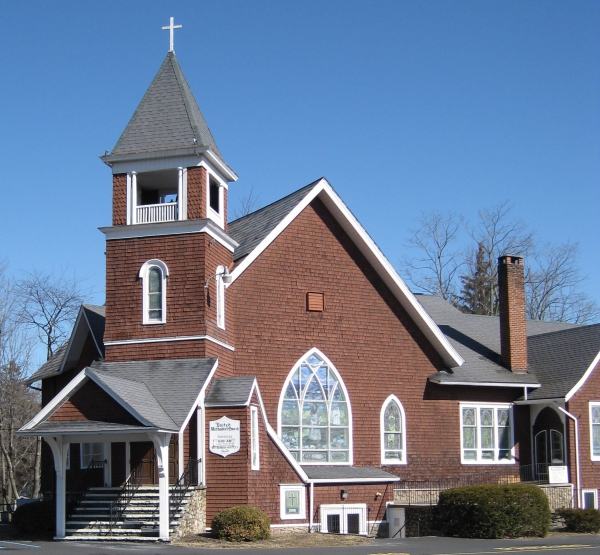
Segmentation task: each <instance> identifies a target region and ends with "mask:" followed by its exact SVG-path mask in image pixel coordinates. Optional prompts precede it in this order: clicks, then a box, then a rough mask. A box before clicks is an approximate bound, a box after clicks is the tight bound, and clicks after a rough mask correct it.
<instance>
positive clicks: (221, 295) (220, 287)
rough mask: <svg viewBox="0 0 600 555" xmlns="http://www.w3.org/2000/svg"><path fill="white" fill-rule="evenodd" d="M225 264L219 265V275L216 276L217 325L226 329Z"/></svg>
mask: <svg viewBox="0 0 600 555" xmlns="http://www.w3.org/2000/svg"><path fill="white" fill-rule="evenodd" d="M224 272H225V266H218V267H217V276H216V278H215V280H216V284H217V327H218V328H220V329H222V330H224V329H225V283H224V282H223V273H224Z"/></svg>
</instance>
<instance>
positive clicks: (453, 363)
mask: <svg viewBox="0 0 600 555" xmlns="http://www.w3.org/2000/svg"><path fill="white" fill-rule="evenodd" d="M317 197H318V198H319V199H320V200H321V201H322V202H323V204H325V206H326V207H327V209H328V210H329V211H330V212H331V214H332V215H333V217H334V218H335V219H336V221H337V222H338V223H339V224H340V225H341V227H342V228H343V229H344V231H345V232H346V233H347V234H348V236H349V237H350V238H351V239H352V241H353V242H354V244H355V245H356V246H357V247H358V249H359V250H360V252H361V253H362V254H363V255H364V256H365V258H366V259H367V261H368V262H369V263H370V264H371V265H372V267H373V268H374V269H375V271H376V272H377V274H378V275H379V277H381V279H382V280H383V282H384V283H385V284H386V286H387V287H388V288H389V289H390V291H391V292H392V293H393V294H394V296H395V297H396V298H397V299H398V301H399V302H400V304H401V305H402V307H403V308H404V309H405V310H406V311H407V313H408V315H409V316H410V317H411V318H412V320H413V321H414V322H415V323H416V324H417V326H418V327H419V329H420V330H421V331H422V332H423V334H424V335H425V337H426V338H427V339H428V340H429V341H430V342H431V344H432V345H433V346H434V348H435V349H436V351H437V352H438V353H439V354H440V356H441V357H442V359H443V361H444V364H446V365H447V366H448V367H450V368H454V367H457V366H461V365H462V364H463V363H464V359H463V358H462V357H461V356H460V354H458V352H457V351H456V349H454V347H453V346H452V345H451V344H450V342H449V341H448V339H447V338H446V336H445V335H444V334H443V333H442V332H441V330H440V329H439V328H438V327H437V325H436V324H435V322H434V321H433V320H432V319H431V317H430V316H429V314H427V311H426V310H425V309H424V308H423V307H422V306H421V304H420V303H419V301H418V300H417V299H416V297H415V296H414V295H413V294H412V292H411V291H410V289H409V288H408V286H407V285H406V283H404V281H403V280H402V278H401V277H400V276H399V275H398V273H397V272H396V270H395V269H394V267H393V266H392V265H391V263H390V262H389V260H388V259H387V258H386V257H385V256H384V255H383V253H382V252H381V250H380V249H379V247H378V246H377V245H376V244H375V242H374V241H373V239H371V237H370V236H369V235H368V233H367V232H366V231H365V229H364V228H363V227H362V226H361V225H360V223H359V221H358V220H357V219H356V218H355V217H354V215H353V214H352V212H350V210H349V209H348V207H347V206H346V205H345V204H344V202H343V201H342V199H341V198H340V197H339V196H338V194H337V193H336V192H335V191H334V190H333V188H332V187H331V185H330V184H329V183H328V182H327V180H326V179H324V178H323V179H321V180H320V181H319V182H318V183H317V184H316V185H315V186H314V187H313V189H312V190H311V191H310V192H308V193H307V194H306V196H305V197H304V198H303V199H302V201H300V202H299V203H298V204H297V205H296V206H295V207H294V209H293V210H292V211H291V212H290V213H289V214H288V215H287V216H286V217H285V218H284V219H283V220H281V222H279V224H278V225H277V226H276V227H275V228H274V229H273V230H272V231H271V233H269V234H268V235H267V236H266V237H265V238H264V239H263V240H262V241H261V242H260V243H259V245H258V246H257V247H256V248H255V249H254V250H253V251H252V252H251V253H250V254H248V256H246V257H245V258H244V259H243V260H242V261H241V262H240V263H239V264H238V265H237V266H235V267H234V268H233V271H232V272H231V275H232V283H233V282H235V280H236V279H237V278H238V277H239V276H240V275H241V274H242V273H243V272H244V271H245V270H246V269H247V268H248V267H249V266H250V264H252V262H254V261H255V260H256V259H257V258H258V257H259V256H260V254H261V253H262V252H263V251H264V250H265V249H267V247H268V246H269V245H270V244H271V243H272V242H273V241H274V240H275V239H276V238H277V237H278V236H279V235H280V234H281V233H282V232H283V231H284V230H285V229H286V228H287V227H288V226H289V225H290V224H291V222H293V221H294V220H295V219H296V217H297V216H298V215H299V214H300V213H301V212H302V211H303V210H304V209H305V208H306V207H307V206H308V205H309V204H310V203H311V202H312V201H313V200H314V199H315V198H317Z"/></svg>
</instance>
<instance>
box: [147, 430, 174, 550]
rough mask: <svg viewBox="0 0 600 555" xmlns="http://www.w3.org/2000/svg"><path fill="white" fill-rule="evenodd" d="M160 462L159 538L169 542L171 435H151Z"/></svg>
mask: <svg viewBox="0 0 600 555" xmlns="http://www.w3.org/2000/svg"><path fill="white" fill-rule="evenodd" d="M149 435H150V439H151V440H152V441H153V442H154V447H155V449H156V458H157V462H158V498H159V505H158V507H159V510H158V537H159V538H160V539H161V540H163V541H168V540H169V525H170V522H169V520H170V519H169V512H170V511H169V508H170V507H169V442H170V441H171V434H164V433H163V434H149Z"/></svg>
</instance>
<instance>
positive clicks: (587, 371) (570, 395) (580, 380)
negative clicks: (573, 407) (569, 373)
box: [565, 352, 600, 403]
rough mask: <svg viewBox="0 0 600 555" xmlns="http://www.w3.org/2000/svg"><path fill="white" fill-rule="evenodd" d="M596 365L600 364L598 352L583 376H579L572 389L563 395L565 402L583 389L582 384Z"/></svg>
mask: <svg viewBox="0 0 600 555" xmlns="http://www.w3.org/2000/svg"><path fill="white" fill-rule="evenodd" d="M598 363H600V352H599V353H598V354H597V355H596V356H595V357H594V360H593V361H592V363H591V364H590V365H589V366H588V369H587V370H586V371H585V373H584V374H583V376H581V378H580V379H579V381H578V382H577V383H576V384H575V385H574V386H573V387H572V389H571V391H569V393H567V394H566V395H565V402H567V403H568V402H569V400H570V399H571V397H573V395H575V393H577V392H578V391H579V390H580V389H581V388H582V387H583V384H584V383H585V382H586V381H587V379H588V378H589V377H590V374H591V373H592V372H593V371H594V368H596V366H597V365H598Z"/></svg>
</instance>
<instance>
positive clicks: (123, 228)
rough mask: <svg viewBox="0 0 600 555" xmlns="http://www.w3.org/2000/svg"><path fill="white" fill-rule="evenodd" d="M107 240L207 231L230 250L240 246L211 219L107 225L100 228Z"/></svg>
mask: <svg viewBox="0 0 600 555" xmlns="http://www.w3.org/2000/svg"><path fill="white" fill-rule="evenodd" d="M98 229H99V230H100V231H101V232H102V233H104V235H106V240H107V241H113V240H115V239H137V238H144V237H161V236H165V235H185V234H189V233H206V234H207V235H209V236H210V237H212V238H213V239H214V240H215V241H217V242H218V243H219V244H221V245H223V246H224V247H225V248H226V249H227V250H228V251H230V252H233V251H234V250H235V248H236V247H237V246H238V243H237V242H236V241H234V240H233V239H232V238H231V237H229V235H227V234H226V233H225V232H224V231H223V230H221V229H219V228H218V226H217V224H215V222H213V221H212V220H209V219H203V220H175V221H174V222H158V223H152V224H134V225H119V226H107V227H99V228H98Z"/></svg>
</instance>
